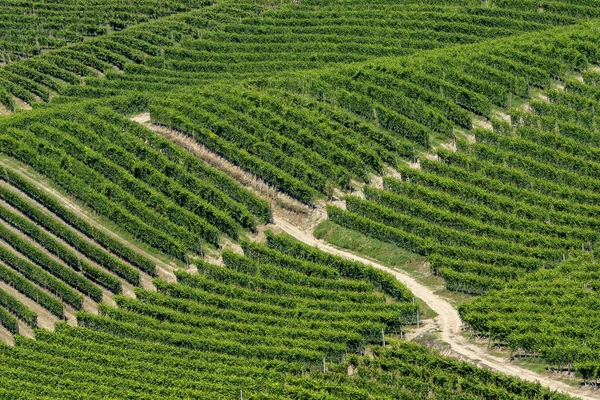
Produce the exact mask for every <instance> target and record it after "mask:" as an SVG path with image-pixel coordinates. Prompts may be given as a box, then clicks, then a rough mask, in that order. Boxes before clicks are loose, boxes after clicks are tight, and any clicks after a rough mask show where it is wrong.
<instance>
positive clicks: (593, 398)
mask: <svg viewBox="0 0 600 400" xmlns="http://www.w3.org/2000/svg"><path fill="white" fill-rule="evenodd" d="M321 212H322V213H323V214H325V213H324V212H323V211H322V210H321ZM274 226H275V227H276V228H279V229H280V230H282V231H284V232H286V233H287V234H289V235H291V236H293V237H295V238H296V239H298V240H300V241H301V242H303V243H305V244H308V245H310V246H315V247H317V248H318V249H320V250H323V251H325V252H327V253H330V254H335V255H338V256H342V257H344V258H346V259H349V260H354V261H360V262H362V263H364V264H368V265H371V266H373V267H374V268H377V269H381V270H384V271H386V272H389V273H390V274H392V275H394V276H395V277H396V279H397V280H398V281H400V282H402V283H403V284H404V285H406V287H407V288H408V289H410V290H411V291H412V292H413V294H414V295H415V297H418V298H420V299H421V300H423V301H424V302H425V303H426V304H427V305H428V306H429V307H430V308H431V309H432V310H433V311H435V312H436V313H437V314H438V315H437V317H435V318H434V320H433V324H434V327H433V329H436V330H437V331H438V332H439V334H440V338H441V340H443V341H444V342H446V343H447V344H448V345H449V346H450V347H451V349H452V351H453V352H454V353H455V354H457V355H459V356H460V357H461V359H466V360H469V361H470V362H472V363H474V364H476V365H479V366H485V367H487V368H490V369H492V370H494V371H498V372H502V373H505V374H508V375H512V376H516V377H518V378H521V379H525V380H528V381H531V382H536V381H537V382H539V383H540V384H542V385H544V386H546V387H548V388H550V389H552V390H556V391H558V392H563V393H567V394H569V395H571V396H573V397H577V398H580V399H586V400H598V399H600V393H598V394H596V393H593V392H591V391H589V390H585V389H583V388H576V387H573V386H570V385H567V384H565V383H562V382H559V381H556V380H554V379H551V378H549V377H546V376H543V375H540V374H537V373H535V372H533V371H530V370H527V369H524V368H521V367H518V366H516V365H513V364H512V363H510V362H509V361H508V360H505V359H502V358H500V357H496V356H493V355H490V354H488V353H487V352H486V351H485V350H484V349H481V348H479V347H477V346H476V345H474V344H471V343H469V342H468V341H467V340H466V339H465V338H464V337H463V336H461V333H462V321H461V319H460V317H459V315H458V312H457V311H456V310H455V309H454V307H453V306H452V305H451V304H450V303H448V302H447V301H446V300H444V299H443V298H442V297H440V296H438V295H437V294H435V293H434V292H433V291H432V290H431V289H429V288H428V287H426V286H423V285H422V284H420V283H419V282H417V281H416V280H415V279H413V278H412V277H411V276H409V275H408V274H406V273H404V272H400V271H396V270H394V269H391V268H388V267H385V266H383V265H381V264H378V263H376V262H373V261H371V260H368V259H365V258H362V257H360V256H357V255H355V254H352V253H349V252H346V251H343V250H340V249H338V248H335V247H333V246H331V245H329V244H327V243H326V242H324V241H322V240H319V239H317V238H315V237H314V236H313V234H312V227H310V228H309V229H306V228H300V227H298V226H296V225H293V224H291V223H290V222H288V221H286V220H285V219H283V218H281V217H277V216H275V218H274ZM431 329H432V327H431V326H424V327H422V328H421V329H420V330H419V332H418V333H420V332H422V331H423V330H431ZM418 333H416V334H415V332H413V333H412V334H411V335H410V336H408V337H407V338H408V339H411V338H414V337H416V336H418Z"/></svg>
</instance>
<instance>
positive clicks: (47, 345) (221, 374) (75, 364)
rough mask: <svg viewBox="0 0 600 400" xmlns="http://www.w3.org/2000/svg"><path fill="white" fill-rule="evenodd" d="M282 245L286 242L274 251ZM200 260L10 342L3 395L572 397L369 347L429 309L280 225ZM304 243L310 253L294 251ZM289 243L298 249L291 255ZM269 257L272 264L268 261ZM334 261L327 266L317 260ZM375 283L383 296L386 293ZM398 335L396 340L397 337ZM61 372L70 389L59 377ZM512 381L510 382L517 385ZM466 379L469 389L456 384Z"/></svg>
mask: <svg viewBox="0 0 600 400" xmlns="http://www.w3.org/2000/svg"><path fill="white" fill-rule="evenodd" d="M273 247H276V248H277V249H279V250H283V251H284V252H280V251H278V250H274V249H273ZM244 249H245V252H246V254H247V256H246V257H244V256H240V255H237V254H235V253H233V252H231V251H225V252H223V259H224V263H225V266H224V267H221V266H216V265H212V264H208V263H205V262H203V261H198V262H197V268H198V273H197V274H193V275H192V274H188V273H185V272H177V273H176V274H177V278H178V283H168V282H166V281H164V280H156V281H155V282H154V283H155V285H156V288H157V290H158V291H157V292H154V291H148V290H144V289H139V290H136V296H137V299H131V298H129V297H125V296H117V297H115V301H116V303H117V304H118V306H119V307H118V308H115V307H110V306H107V305H102V306H101V307H100V310H99V311H100V315H93V314H90V313H86V312H79V313H78V314H77V320H78V327H69V326H67V325H66V324H64V323H60V324H57V327H56V332H55V333H49V332H47V331H44V330H36V335H35V340H32V339H27V338H24V337H16V344H15V347H14V348H12V347H8V346H2V347H0V348H1V349H2V351H1V352H0V354H1V355H0V357H1V358H2V361H3V362H2V363H1V365H2V367H0V368H1V369H2V371H3V373H2V377H1V378H0V382H2V386H1V387H0V393H2V394H3V396H8V397H11V396H15V397H13V398H30V397H31V398H39V397H38V396H49V397H60V398H75V397H78V396H79V395H81V394H83V393H85V397H86V398H96V397H97V398H106V397H107V396H108V397H119V398H124V397H125V398H127V397H136V396H139V395H140V394H141V393H143V394H144V397H146V396H147V397H150V398H190V397H193V398H215V397H219V396H222V397H225V398H237V397H238V396H239V397H243V398H271V399H272V398H297V397H305V398H313V397H318V398H348V397H356V398H369V397H372V396H375V397H377V398H381V399H384V398H390V399H392V398H394V399H398V398H406V399H408V398H415V397H423V396H431V395H433V396H436V397H437V396H440V397H444V398H464V396H469V398H489V397H488V395H490V394H492V393H493V394H496V395H501V396H511V397H512V398H532V397H537V396H544V398H556V399H559V398H563V396H561V395H556V394H554V395H553V394H550V393H549V392H548V391H546V390H544V389H542V388H540V386H538V385H534V384H529V383H523V382H518V381H516V380H515V379H507V380H504V381H503V382H502V383H500V382H498V380H500V379H504V378H501V377H500V376H499V375H497V374H494V373H490V372H486V371H484V370H481V369H477V368H475V367H472V366H469V365H467V364H464V363H459V362H456V361H449V360H445V359H443V358H441V357H440V356H438V355H436V354H434V353H432V352H430V351H428V350H426V349H425V348H423V347H421V346H418V345H412V344H410V343H405V342H397V341H392V343H390V344H388V345H387V346H386V347H381V345H377V346H375V348H374V349H373V350H372V351H373V352H374V353H376V354H377V357H376V359H375V361H374V360H372V359H371V358H369V357H367V356H358V355H356V354H355V353H356V352H358V351H363V350H364V348H365V345H373V344H375V343H381V342H382V341H385V340H386V336H385V335H386V334H393V333H394V332H398V331H400V330H401V329H402V326H403V324H406V323H410V322H411V321H414V318H415V315H416V314H415V313H416V307H415V305H414V304H413V303H412V302H406V297H407V296H410V293H407V292H406V291H405V290H404V289H402V288H400V287H398V285H397V284H395V281H393V280H392V281H391V282H389V284H391V285H392V287H389V286H386V285H387V284H388V282H386V281H385V280H383V281H382V280H379V278H380V277H383V278H385V277H386V275H380V276H377V275H375V276H372V275H371V276H370V277H368V276H367V277H366V278H367V280H364V279H363V280H361V279H358V280H354V279H351V278H350V279H344V278H343V277H344V276H346V277H347V276H348V275H349V274H352V275H355V276H356V277H357V278H358V277H361V274H365V273H366V274H367V275H370V274H371V273H372V272H373V270H372V269H369V268H366V267H363V266H361V265H360V264H357V263H353V262H345V261H343V259H336V258H333V257H331V256H329V255H327V254H325V253H320V252H318V251H315V250H313V249H311V248H310V247H300V248H299V247H298V245H294V244H290V243H289V239H285V238H279V237H277V236H270V241H269V247H266V246H262V245H256V244H249V243H248V244H246V245H245V246H244ZM299 251H300V252H303V253H304V254H305V257H306V258H310V259H311V260H312V261H305V260H302V259H298V258H294V257H293V256H290V255H289V253H293V254H298V252H299ZM285 252H287V253H288V254H286V253H285ZM259 260H260V261H259ZM316 260H322V262H323V263H318V262H314V261H316ZM374 288H379V289H383V290H384V291H385V292H386V293H387V296H392V297H393V298H395V299H397V301H392V302H390V300H389V297H388V299H387V300H386V296H384V295H383V294H381V293H380V294H374V293H373V292H372V290H373V289H374ZM392 340H393V339H392ZM57 382H60V387H57V384H56V383H57ZM509 382H510V383H509ZM457 387H460V391H461V394H460V395H458V396H456V395H455V394H456V393H455V390H456V388H457Z"/></svg>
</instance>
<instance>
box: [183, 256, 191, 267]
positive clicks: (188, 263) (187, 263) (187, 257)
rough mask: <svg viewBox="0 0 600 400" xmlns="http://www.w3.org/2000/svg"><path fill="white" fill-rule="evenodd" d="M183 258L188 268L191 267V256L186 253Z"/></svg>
mask: <svg viewBox="0 0 600 400" xmlns="http://www.w3.org/2000/svg"><path fill="white" fill-rule="evenodd" d="M183 259H184V261H185V266H186V268H189V267H190V257H189V256H188V255H187V254H186V255H184V256H183Z"/></svg>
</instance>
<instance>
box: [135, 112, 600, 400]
mask: <svg viewBox="0 0 600 400" xmlns="http://www.w3.org/2000/svg"><path fill="white" fill-rule="evenodd" d="M132 120H133V121H135V122H138V123H140V124H142V125H144V126H146V127H148V128H149V129H151V130H153V131H154V132H155V133H157V134H159V135H161V136H163V137H165V138H166V139H168V140H169V141H171V142H173V143H176V144H178V145H180V146H182V147H183V148H184V149H186V150H187V151H188V152H190V153H191V154H194V155H195V156H196V157H198V158H200V159H202V160H203V161H205V162H206V163H208V164H209V165H212V166H213V167H215V168H217V169H219V170H221V171H223V172H225V173H227V174H228V175H229V176H231V177H232V178H234V179H236V180H237V181H238V182H239V183H240V184H241V185H242V186H244V187H246V188H247V189H249V190H251V191H253V192H254V193H256V194H258V195H259V196H261V197H263V198H265V199H266V200H272V199H273V197H275V198H277V197H278V196H282V195H281V193H279V194H278V193H276V192H275V193H273V194H271V193H269V191H268V190H267V193H265V192H264V191H263V190H262V189H263V188H261V187H260V186H259V187H257V186H256V184H257V181H256V179H255V177H253V176H252V175H251V174H248V173H247V172H246V171H243V170H241V169H240V168H239V167H237V166H235V165H233V164H231V163H229V162H228V161H227V160H224V159H222V158H220V157H219V156H218V155H216V154H214V153H212V152H210V150H208V149H206V148H205V147H204V146H201V145H199V144H198V143H197V142H195V141H194V140H192V139H191V138H189V137H187V136H186V135H184V134H182V133H180V132H177V131H175V130H173V129H169V128H165V127H160V126H157V125H153V124H152V123H151V121H150V115H149V114H147V113H144V114H140V115H137V116H135V117H133V118H132ZM413 167H419V165H413ZM388 174H389V175H392V176H395V175H397V172H396V171H393V170H392V171H391V172H390V173H388ZM259 184H260V183H259ZM265 194H267V195H265ZM269 194H271V196H269ZM281 198H282V197H279V199H281ZM340 203H343V202H340ZM336 205H339V206H343V204H336ZM271 206H272V209H273V220H274V224H273V225H270V226H268V227H261V229H259V231H262V230H264V229H265V228H269V229H270V228H274V229H275V230H281V231H283V232H285V233H287V234H289V235H291V236H293V237H295V238H296V239H298V240H300V241H301V242H303V243H305V244H308V245H310V246H315V247H317V248H318V249H320V250H322V251H325V252H327V253H330V254H334V255H338V256H342V257H344V258H347V259H350V260H355V261H360V262H362V263H364V264H368V265H371V266H373V267H374V268H377V269H381V270H384V271H387V272H389V273H391V274H392V275H394V276H395V277H396V279H398V281H400V282H402V283H403V284H404V285H406V287H407V288H408V289H409V290H411V291H412V292H413V294H414V295H415V297H417V298H420V299H421V300H422V301H424V302H425V304H427V306H429V307H430V308H431V309H432V310H433V311H434V312H436V313H437V314H438V315H437V316H436V317H435V318H434V319H433V320H425V321H423V325H422V326H420V327H419V328H416V329H411V330H410V331H409V332H406V334H405V335H404V338H405V339H406V340H413V339H415V338H417V337H419V336H421V335H422V334H423V333H426V332H437V333H439V335H440V339H441V340H442V341H443V342H445V343H447V345H448V346H449V347H450V349H449V350H446V351H445V352H446V353H448V355H452V356H454V357H455V358H459V359H460V360H464V361H469V362H471V363H473V364H476V365H479V366H483V367H487V368H489V369H492V370H495V371H498V372H501V373H505V374H508V375H512V376H515V377H518V378H521V379H524V380H528V381H531V382H539V383H540V384H542V385H544V386H546V387H548V388H550V389H552V390H556V391H559V392H563V393H567V394H569V395H571V396H574V397H577V398H581V399H586V400H588V399H589V400H598V399H600V394H595V393H592V392H591V391H589V390H585V389H583V388H577V387H573V386H569V385H567V384H565V383H562V382H560V381H557V380H554V379H552V378H549V377H547V376H544V375H541V374H537V373H535V372H533V371H530V370H527V369H524V368H521V367H518V366H516V365H513V364H512V363H511V362H510V361H509V360H506V359H502V358H500V357H497V356H493V355H490V354H488V352H487V351H486V350H485V349H483V348H480V347H477V346H476V345H474V344H472V343H469V342H468V341H467V340H466V339H465V338H464V337H463V336H462V335H461V334H462V333H463V331H462V321H461V319H460V316H459V315H458V312H457V311H456V310H455V309H454V307H453V306H452V305H451V304H450V303H449V302H448V301H446V300H445V299H443V298H442V297H440V296H439V295H437V294H435V293H434V291H433V290H432V289H430V288H428V287H426V286H424V285H422V284H420V283H419V282H417V281H416V280H415V279H413V278H412V277H411V276H410V275H408V274H407V273H405V272H401V271H396V270H393V269H391V268H388V267H385V266H383V265H381V264H378V263H376V262H373V261H370V260H368V259H365V258H362V257H360V256H357V255H354V254H352V253H349V252H346V251H344V250H340V249H337V248H335V247H333V246H331V245H329V244H328V243H326V242H324V241H322V240H319V239H316V238H315V237H314V236H313V230H314V228H315V227H316V226H317V225H318V224H319V223H320V222H321V221H323V220H325V219H326V218H327V213H326V211H325V209H324V204H318V205H317V207H316V208H315V209H312V210H303V211H302V212H291V213H290V210H289V209H287V210H286V209H285V208H286V207H283V208H282V207H281V204H280V203H279V204H278V202H273V201H271ZM292 221H293V222H292ZM260 235H261V233H259V235H258V236H257V238H256V239H260Z"/></svg>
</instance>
